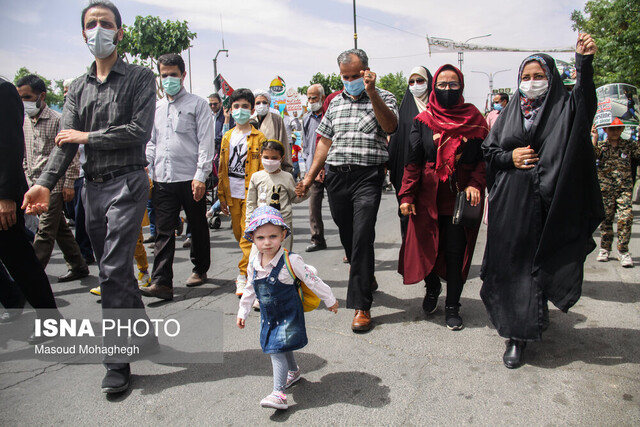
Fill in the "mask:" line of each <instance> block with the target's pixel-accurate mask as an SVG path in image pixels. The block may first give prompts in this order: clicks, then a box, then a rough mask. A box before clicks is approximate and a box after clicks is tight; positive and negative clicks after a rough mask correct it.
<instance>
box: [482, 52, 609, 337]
mask: <svg viewBox="0 0 640 427" xmlns="http://www.w3.org/2000/svg"><path fill="white" fill-rule="evenodd" d="M537 56H540V57H542V58H543V59H544V61H545V62H546V64H547V66H548V68H549V69H550V71H551V79H550V81H549V90H548V92H547V94H546V97H545V100H544V102H543V103H542V106H541V107H540V110H539V111H538V113H537V115H536V117H535V119H534V120H533V123H532V125H531V128H530V129H529V131H525V128H524V118H523V113H522V110H521V105H520V102H510V103H509V104H507V107H506V108H505V109H504V111H503V112H502V113H500V116H501V118H500V120H498V121H497V122H496V124H495V125H494V126H493V127H492V128H491V132H490V133H489V135H488V136H487V138H486V139H485V141H484V143H483V145H482V148H483V151H484V154H485V159H486V161H487V183H488V188H489V191H490V196H489V215H488V219H489V226H488V234H487V246H486V250H485V258H484V261H483V266H482V277H483V281H484V283H483V287H482V290H481V296H482V299H483V301H484V303H485V305H486V306H487V310H488V311H489V316H490V317H491V320H492V321H493V323H494V324H495V325H496V328H497V329H498V332H499V333H500V335H502V336H505V337H510V338H516V339H524V340H536V339H539V338H540V335H541V316H542V307H543V301H544V298H548V299H549V300H550V301H552V302H553V303H554V304H555V305H556V306H557V307H558V308H559V309H561V310H563V311H567V310H568V309H569V308H570V307H571V306H573V305H574V304H575V303H576V302H577V301H578V299H579V298H580V294H581V290H582V278H583V267H584V261H585V258H586V256H587V254H588V253H589V252H591V251H592V250H593V249H595V242H594V240H593V237H592V234H593V232H594V231H595V229H596V227H597V226H598V224H599V223H600V221H601V220H602V218H603V217H604V209H603V205H602V196H601V194H600V187H599V184H598V179H597V175H596V169H595V158H594V152H593V146H592V145H591V141H590V138H589V132H590V129H591V124H592V122H593V117H594V115H595V110H596V105H597V101H596V94H595V86H594V84H593V66H592V60H593V56H582V55H579V54H576V69H577V72H578V76H577V78H578V80H577V82H576V87H575V89H574V91H573V92H571V93H568V92H567V91H566V89H565V88H564V86H563V84H562V79H561V78H560V75H559V73H558V70H557V68H556V66H555V61H554V60H553V58H551V57H550V56H548V55H544V54H537ZM525 61H526V60H525ZM526 146H531V148H532V149H534V150H535V152H536V153H537V154H538V157H539V158H540V160H539V162H538V163H537V164H536V166H535V167H534V168H532V169H517V168H515V166H514V165H513V160H512V152H513V150H514V149H515V148H518V147H526Z"/></svg>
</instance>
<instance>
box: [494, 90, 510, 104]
mask: <svg viewBox="0 0 640 427" xmlns="http://www.w3.org/2000/svg"><path fill="white" fill-rule="evenodd" d="M496 95H497V96H499V97H500V101H506V102H509V94H507V93H505V92H498V93H496Z"/></svg>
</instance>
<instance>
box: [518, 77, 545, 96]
mask: <svg viewBox="0 0 640 427" xmlns="http://www.w3.org/2000/svg"><path fill="white" fill-rule="evenodd" d="M548 89H549V81H548V80H529V81H526V82H520V92H522V94H523V95H524V96H526V97H527V98H529V99H536V98H538V97H539V96H541V95H544V94H545V93H546V92H547V90H548Z"/></svg>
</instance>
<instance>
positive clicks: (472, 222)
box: [450, 172, 482, 228]
mask: <svg viewBox="0 0 640 427" xmlns="http://www.w3.org/2000/svg"><path fill="white" fill-rule="evenodd" d="M450 179H453V181H454V182H455V183H456V190H457V194H456V204H455V206H454V208H453V217H452V219H451V221H452V222H453V224H454V225H462V226H463V227H469V228H473V227H477V226H478V224H479V223H480V221H481V220H482V203H478V204H477V205H475V206H471V202H470V201H469V200H467V194H466V193H465V192H464V191H460V187H459V186H458V179H457V178H456V174H455V172H453V174H452V175H451V178H450Z"/></svg>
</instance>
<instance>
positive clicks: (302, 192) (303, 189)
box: [296, 175, 311, 197]
mask: <svg viewBox="0 0 640 427" xmlns="http://www.w3.org/2000/svg"><path fill="white" fill-rule="evenodd" d="M308 177H309V175H305V177H304V179H303V180H302V181H300V182H299V183H298V185H296V196H298V197H304V196H306V194H307V191H309V187H310V186H311V182H310V181H311V180H310V179H308Z"/></svg>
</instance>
